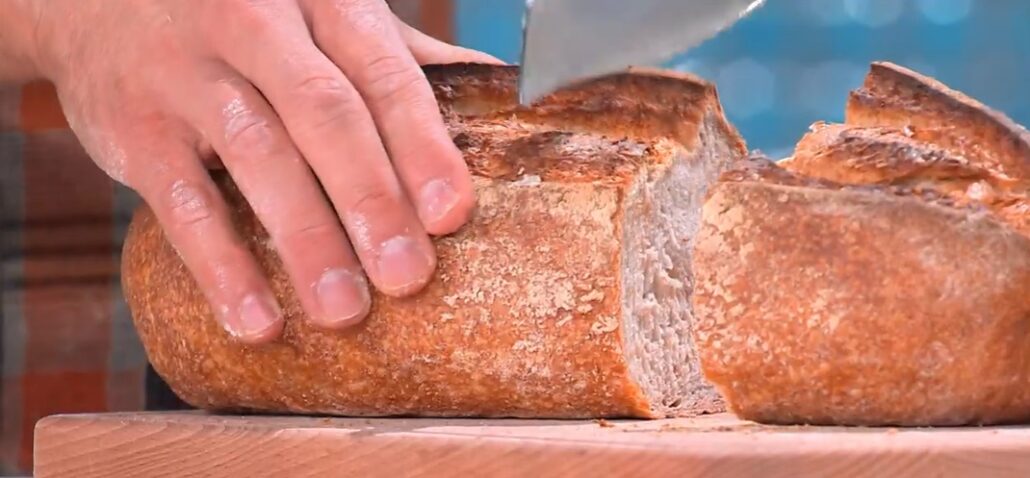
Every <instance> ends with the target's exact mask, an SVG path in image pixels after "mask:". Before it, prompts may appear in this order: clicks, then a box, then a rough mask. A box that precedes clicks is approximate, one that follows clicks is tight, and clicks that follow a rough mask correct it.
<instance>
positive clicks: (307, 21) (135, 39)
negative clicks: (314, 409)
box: [36, 0, 497, 343]
mask: <svg viewBox="0 0 1030 478" xmlns="http://www.w3.org/2000/svg"><path fill="white" fill-rule="evenodd" d="M37 8H38V9H39V11H38V13H39V21H38V27H37V33H36V35H37V45H36V50H37V52H38V53H37V54H38V56H39V58H38V60H37V61H38V63H39V68H40V69H41V70H42V73H43V74H44V75H45V76H46V77H48V78H49V79H50V80H51V81H53V82H54V84H55V85H56V87H57V90H58V94H59V96H60V99H61V103H62V105H63V107H64V110H65V114H66V117H67V118H68V121H69V124H70V126H71V128H72V129H73V130H74V131H75V133H76V134H77V135H78V137H79V139H80V141H81V142H82V144H83V146H84V147H85V148H86V150H87V152H89V154H90V156H91V157H92V158H93V159H94V160H95V161H96V162H97V164H98V165H99V166H100V167H101V168H102V169H103V170H104V171H105V172H107V173H108V174H109V175H110V176H111V177H112V178H114V179H115V180H117V181H120V182H122V183H124V184H126V185H128V186H129V187H131V188H133V189H135V190H136V191H138V192H139V193H140V195H141V196H142V197H143V199H144V200H145V201H146V202H147V203H148V204H149V206H150V207H151V208H152V209H153V210H154V212H155V215H156V217H157V218H158V220H159V221H160V222H161V224H162V227H163V229H164V231H165V233H166V235H167V237H168V239H169V241H170V242H171V243H172V244H173V245H174V247H175V248H176V249H177V250H178V252H179V253H180V255H181V256H182V259H183V261H184V263H185V264H186V266H187V267H188V268H189V269H190V271H191V272H192V274H193V276H194V277H195V279H196V280H197V282H198V284H199V286H200V288H201V289H202V290H203V291H205V294H206V295H207V299H208V301H209V302H210V304H211V306H212V310H213V311H214V313H215V315H216V317H217V318H218V319H219V320H220V321H221V322H222V324H223V325H224V326H225V327H226V329H227V330H228V331H229V332H230V333H232V334H233V335H234V336H236V337H238V338H239V339H240V340H242V341H244V342H250V343H259V342H264V341H268V340H271V339H274V338H275V337H277V336H278V335H279V333H280V331H281V330H282V322H283V321H282V315H281V311H280V309H279V306H278V304H277V303H276V301H275V298H274V296H273V294H272V292H271V289H270V287H269V284H268V282H267V279H266V278H265V277H264V275H263V273H262V270H261V269H260V267H259V266H258V264H257V262H256V261H255V259H254V257H253V256H252V255H251V254H250V252H249V251H248V249H247V248H246V245H245V243H244V242H243V241H242V240H241V238H240V237H238V235H237V234H236V232H235V231H234V229H233V227H232V224H231V223H230V219H229V211H228V209H227V206H226V204H225V203H224V202H223V200H222V197H221V195H220V194H219V192H218V189H217V188H216V186H215V184H214V183H213V181H212V179H211V177H210V176H209V174H208V171H207V169H208V168H210V167H218V163H219V161H220V163H221V165H224V167H225V169H226V170H227V171H228V172H229V174H230V175H231V176H232V177H233V180H234V182H235V183H236V184H237V185H238V186H239V188H240V191H241V192H242V193H243V195H244V196H245V197H246V198H247V200H248V202H249V204H250V205H251V206H252V208H253V209H254V212H255V213H256V215H257V217H258V218H259V220H260V221H261V222H262V224H263V225H264V227H265V228H266V229H267V230H268V232H269V235H270V238H271V239H272V242H273V245H274V246H275V247H276V250H277V251H278V253H279V256H280V257H281V258H282V261H283V264H284V266H285V269H286V271H287V272H288V274H289V276H290V278H291V282H292V283H293V285H294V288H295V290H296V293H297V296H298V299H299V300H300V303H301V304H302V305H303V307H304V309H305V311H306V312H307V315H308V316H309V317H310V318H311V320H312V321H313V322H314V323H315V324H317V325H319V326H322V327H326V328H340V327H344V326H347V325H350V324H354V323H356V322H358V321H360V320H361V319H362V318H364V317H365V315H366V314H367V313H368V310H369V305H370V298H369V292H368V281H367V280H366V277H367V278H368V279H370V280H371V282H372V284H373V285H374V286H375V287H376V288H378V289H379V290H380V291H382V292H383V293H384V294H387V295H391V296H404V295H408V294H411V293H413V292H416V291H418V290H420V289H421V288H422V287H423V286H424V285H425V284H426V283H427V282H428V281H429V280H430V278H431V277H432V274H433V271H434V268H435V265H436V258H435V253H434V250H433V247H432V242H431V240H430V235H440V234H447V233H450V232H453V231H455V230H456V229H458V228H459V227H461V226H462V225H463V224H464V223H465V222H466V221H467V219H468V217H469V215H470V213H471V210H472V208H473V205H474V197H473V191H472V184H471V178H470V175H469V172H468V170H467V169H466V166H465V163H464V161H463V159H462V157H461V154H460V152H459V151H458V150H457V148H456V147H455V146H454V144H453V143H452V141H451V139H450V137H449V135H448V134H447V131H446V128H445V126H444V123H443V120H442V118H441V115H440V113H439V110H438V106H437V104H436V101H435V98H434V97H433V94H432V91H431V89H430V87H429V84H428V83H427V81H426V80H425V78H424V76H423V74H422V70H421V69H420V68H419V66H418V65H419V64H420V63H421V64H426V63H449V62H458V61H473V62H497V60H496V59H494V58H492V57H490V56H488V55H485V54H482V53H479V52H475V51H471V50H467V49H462V48H457V47H453V46H451V45H447V44H444V43H441V42H439V41H436V40H434V39H432V38H430V37H428V36H426V35H423V34H421V33H419V32H418V31H416V30H415V29H413V28H411V27H409V26H408V25H405V24H404V23H403V22H401V21H400V20H399V19H398V18H397V17H396V16H394V14H393V13H392V12H391V11H390V9H389V7H388V6H387V4H386V3H385V2H384V1H382V0H334V1H329V0H264V1H258V0H148V1H111V0H77V1H74V2H71V1H68V2H55V1H45V0H44V1H42V2H39V3H38V4H37ZM320 184H321V187H322V188H324V190H325V195H323V193H322V192H321V190H320V188H319V185H320ZM326 197H328V199H329V201H326Z"/></svg>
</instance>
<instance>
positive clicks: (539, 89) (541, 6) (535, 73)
mask: <svg viewBox="0 0 1030 478" xmlns="http://www.w3.org/2000/svg"><path fill="white" fill-rule="evenodd" d="M763 3H764V0H526V13H525V16H524V17H523V24H522V59H521V64H522V67H521V73H520V74H519V102H521V103H522V104H523V105H529V104H531V103H532V102H534V101H536V100H537V99H539V98H540V97H542V96H545V95H547V94H550V93H553V92H554V91H556V90H558V89H560V88H562V87H564V86H567V85H569V84H572V83H575V82H578V81H582V80H587V79H590V78H593V77H597V76H602V75H605V74H609V73H614V72H617V71H621V70H625V69H626V68H627V67H629V66H632V65H650V64H654V63H660V62H663V61H667V60H669V59H671V58H672V57H674V56H676V55H677V54H679V53H683V52H686V51H687V50H689V49H690V48H693V47H694V46H696V45H698V44H699V43H701V42H703V41H705V40H707V39H709V38H711V37H713V36H715V35H716V34H717V33H719V32H720V31H722V30H724V29H725V28H727V27H729V26H730V25H733V24H734V23H735V22H736V21H737V20H739V19H741V18H743V17H745V16H747V15H748V14H749V13H751V12H752V11H754V10H755V9H757V8H758V7H760V6H761V5H762V4H763Z"/></svg>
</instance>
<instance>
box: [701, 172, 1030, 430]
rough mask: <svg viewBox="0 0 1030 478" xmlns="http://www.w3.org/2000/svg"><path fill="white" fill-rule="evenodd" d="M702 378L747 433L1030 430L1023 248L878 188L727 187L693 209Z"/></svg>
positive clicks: (1026, 254)
mask: <svg viewBox="0 0 1030 478" xmlns="http://www.w3.org/2000/svg"><path fill="white" fill-rule="evenodd" d="M702 224H703V226H702V230H701V233H700V235H699V238H698V246H697V249H696V251H695V256H694V257H695V262H694V267H695V277H696V279H697V286H696V290H695V295H694V301H695V314H696V316H697V317H698V323H697V324H696V326H695V327H696V329H695V330H697V337H696V339H697V343H698V347H699V349H700V351H701V359H702V369H703V370H704V372H705V375H706V377H708V379H709V380H710V381H712V382H713V383H714V384H715V385H716V387H717V388H718V389H719V390H720V392H721V393H722V394H723V396H724V397H726V399H727V400H728V401H729V407H730V409H731V410H732V411H733V412H734V413H736V414H737V415H739V416H741V417H742V418H744V419H748V420H754V421H758V422H762V423H778V424H799V423H806V424H822V425H841V424H844V425H872V426H886V425H903V426H924V425H963V424H975V423H1006V422H1019V421H1024V420H1027V419H1030V368H1028V367H1027V364H1030V300H1028V299H1027V298H1028V297H1030V239H1028V238H1026V237H1024V236H1022V235H1020V234H1017V233H1016V232H1015V231H1013V230H1012V229H1010V228H1007V227H1005V226H1004V225H1002V224H999V222H998V221H996V220H994V219H993V218H992V217H991V216H990V215H988V214H985V213H980V214H977V213H968V212H966V211H961V210H956V209H954V208H950V207H945V206H940V205H937V204H932V203H927V202H925V201H923V200H921V199H919V198H916V197H898V196H893V195H888V194H883V193H882V192H880V191H876V190H856V189H847V190H839V189H832V188H812V187H803V186H802V187H799V186H784V185H780V184H776V183H764V182H753V181H745V182H725V183H721V184H719V185H717V186H715V187H714V188H713V194H712V196H711V198H710V199H709V201H708V202H707V203H706V204H705V208H704V213H703V223H702Z"/></svg>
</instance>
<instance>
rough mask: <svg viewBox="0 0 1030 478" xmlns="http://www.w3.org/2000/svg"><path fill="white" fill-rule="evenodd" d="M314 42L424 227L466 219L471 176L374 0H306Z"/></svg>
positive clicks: (441, 227)
mask: <svg viewBox="0 0 1030 478" xmlns="http://www.w3.org/2000/svg"><path fill="white" fill-rule="evenodd" d="M306 7H307V12H306V13H307V17H308V18H309V19H311V21H312V23H313V28H312V30H313V33H314V36H315V42H316V43H317V44H318V45H319V47H320V48H321V49H322V50H323V51H324V52H326V54H327V55H328V56H329V58H330V59H332V60H333V62H334V63H335V64H336V65H337V66H339V67H340V69H341V70H342V71H343V72H344V74H346V75H347V77H348V78H349V79H350V80H351V81H352V82H353V83H354V86H355V87H356V88H357V89H358V91H359V92H360V93H361V95H362V97H363V98H364V100H365V102H366V103H367V105H368V108H369V111H370V112H371V113H372V116H373V118H374V120H375V123H376V125H377V127H378V130H379V135H380V137H382V139H383V142H384V144H385V145H386V148H387V151H388V153H389V155H390V160H391V161H392V162H393V165H394V169H395V170H396V172H397V175H398V176H399V177H400V179H401V182H402V184H403V185H404V187H405V189H406V191H407V193H408V197H410V198H411V199H412V201H413V202H414V203H415V205H416V208H417V210H418V213H419V217H420V219H421V221H422V224H423V225H424V227H425V228H426V230H427V231H428V232H430V233H432V234H448V233H451V232H454V231H455V230H457V229H458V228H459V227H461V226H462V225H463V224H464V223H465V222H466V221H467V220H468V218H469V216H470V215H471V212H472V208H473V206H474V203H475V198H474V194H473V190H472V178H471V175H470V173H469V170H468V167H467V165H466V164H465V161H464V159H463V158H462V156H461V152H460V151H459V150H458V148H457V147H456V146H455V145H454V142H453V141H452V140H451V137H450V135H449V134H448V132H447V128H446V126H445V125H444V121H443V116H442V115H441V114H440V109H439V106H438V104H437V102H436V97H435V96H434V95H433V91H432V89H431V88H430V86H429V82H428V81H427V80H426V77H425V75H424V73H423V72H422V68H421V67H420V66H419V64H418V62H417V61H416V60H415V57H414V56H413V55H412V53H411V51H410V50H409V48H408V46H407V44H406V42H405V40H404V38H403V36H402V35H401V33H400V31H399V30H398V28H397V25H396V23H395V22H396V17H395V16H394V15H393V12H391V11H390V9H389V7H388V6H387V5H386V3H385V2H383V1H382V0H355V1H350V2H323V1H317V0H316V1H311V2H307V4H306Z"/></svg>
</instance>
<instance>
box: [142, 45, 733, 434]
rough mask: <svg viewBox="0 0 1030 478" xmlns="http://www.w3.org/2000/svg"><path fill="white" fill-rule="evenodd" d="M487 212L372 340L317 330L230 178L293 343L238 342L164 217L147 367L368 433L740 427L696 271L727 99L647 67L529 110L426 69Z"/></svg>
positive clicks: (240, 406)
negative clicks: (618, 425)
mask: <svg viewBox="0 0 1030 478" xmlns="http://www.w3.org/2000/svg"><path fill="white" fill-rule="evenodd" d="M426 74H427V76H428V78H429V80H430V83H431V84H432V86H433V89H434V91H435V93H436V95H437V98H438V100H439V101H440V104H441V109H442V111H443V113H444V116H445V119H446V121H447V124H448V127H449V129H450V131H451V134H452V137H453V140H454V142H455V143H456V144H457V145H458V146H459V148H460V149H461V150H462V151H463V153H464V155H465V158H466V160H467V162H468V164H469V166H470V169H471V170H472V172H473V175H474V181H475V186H476V190H477V195H478V206H477V210H476V212H475V214H474V217H473V219H472V220H471V221H470V223H469V224H467V225H466V226H465V227H463V228H462V229H461V230H460V231H459V232H457V233H456V234H453V235H451V236H448V237H442V238H437V239H436V240H435V242H436V247H437V252H438V256H439V260H438V264H439V265H438V270H437V274H436V276H435V278H434V280H433V281H432V282H431V283H430V284H429V285H428V287H426V289H424V290H423V291H421V292H420V293H419V294H417V295H416V296H414V297H411V298H407V299H395V298H390V297H386V296H383V295H378V294H374V295H373V306H372V311H371V313H370V315H369V317H368V319H367V320H366V321H365V322H364V323H363V324H361V325H359V326H357V327H355V328H352V329H348V330H345V331H342V332H330V331H322V330H319V329H316V328H314V327H313V326H311V325H309V323H308V322H307V321H306V320H305V318H304V315H303V312H302V311H301V309H300V306H299V304H298V302H297V300H296V298H295V297H294V294H293V292H292V289H291V286H290V284H289V282H288V280H287V277H286V275H285V273H284V271H283V269H282V267H281V264H280V262H279V260H278V258H277V256H276V254H275V252H274V251H273V250H271V249H270V248H269V247H268V246H267V245H266V244H267V236H266V233H265V231H264V230H263V229H262V227H261V225H260V224H259V223H258V222H257V220H256V218H255V216H254V215H253V213H252V212H251V210H250V209H249V208H248V206H247V204H246V201H245V200H244V199H243V198H242V197H241V195H240V193H239V192H238V191H237V189H236V188H235V187H234V185H233V184H232V182H231V181H230V179H229V178H227V177H225V176H224V175H218V176H216V177H217V181H218V183H219V185H220V187H221V188H222V190H223V192H224V195H225V197H226V199H227V200H228V202H229V204H230V205H231V208H232V209H233V214H234V220H235V221H236V224H237V227H238V230H239V233H240V234H241V236H242V237H244V238H249V240H250V247H251V249H252V251H253V253H254V254H255V255H256V256H257V257H258V258H259V260H260V262H261V263H262V265H263V267H264V268H265V270H266V271H267V273H268V275H269V277H270V278H271V280H272V282H273V284H274V290H275V292H276V294H277V296H278V298H279V300H280V302H281V304H282V306H283V308H284V311H285V315H286V326H285V332H284V336H283V337H282V338H281V339H280V340H278V341H277V342H274V343H271V344H268V345H262V346H256V347H253V346H246V345H243V344H240V343H237V342H235V341H234V340H233V339H232V338H231V337H230V336H229V335H228V334H227V333H225V332H224V331H223V330H222V329H221V328H220V327H219V326H218V324H217V323H216V322H215V319H214V318H213V317H212V314H211V311H210V310H209V307H208V305H207V304H206V303H205V301H204V298H203V296H202V294H201V292H200V291H199V290H198V289H197V286H196V284H195V282H194V281H193V279H192V278H191V276H190V275H189V273H188V271H187V270H186V269H185V267H184V266H183V264H182V263H181V261H180V259H179V258H178V256H177V255H176V253H175V251H174V250H173V249H172V247H171V246H170V245H169V244H168V242H166V240H165V237H164V236H163V234H162V231H161V229H160V228H159V225H158V223H157V222H156V220H155V217H154V215H153V214H152V212H151V211H150V210H149V209H148V208H146V207H142V208H141V209H140V210H139V211H138V212H137V214H136V216H135V218H134V220H133V222H132V224H131V227H130V230H129V233H128V238H127V241H126V244H125V248H124V253H123V254H124V255H123V281H124V289H125V292H126V296H127V300H128V304H129V306H130V309H131V312H132V316H133V319H134V321H135V324H136V327H137V330H138V331H139V335H140V337H141V339H142V342H143V345H144V347H145V349H146V352H147V355H148V357H149V359H150V361H151V362H152V363H153V366H154V368H155V369H156V371H157V372H158V373H159V374H160V375H161V376H162V377H163V378H164V379H165V380H166V381H167V382H168V384H169V385H170V386H171V388H172V389H173V390H174V391H175V392H176V393H177V394H178V395H179V396H181V397H182V398H183V399H184V400H185V401H186V402H188V403H190V404H192V405H193V406H196V407H200V408H205V409H215V410H240V411H259V412H273V413H318V414H333V415H350V416H369V415H376V416H388V415H414V416H474V417H552V418H577V417H665V416H671V415H684V414H691V413H700V412H712V411H719V410H722V409H723V407H724V405H723V403H722V402H721V400H720V398H719V396H718V394H717V393H716V392H715V391H714V389H713V388H712V387H711V385H709V384H708V383H707V382H706V381H704V380H703V379H702V377H701V376H700V371H699V368H698V364H697V358H696V356H695V352H694V345H693V342H692V335H691V330H690V328H691V311H690V294H691V284H692V275H691V270H690V263H691V262H690V254H691V251H692V247H693V239H692V238H693V237H694V236H695V234H696V232H697V228H698V226H699V222H700V211H701V203H702V201H703V199H704V195H705V192H706V190H707V187H708V185H709V184H711V183H713V182H714V181H715V180H716V178H717V177H718V175H719V174H720V173H721V172H723V171H724V170H725V169H726V168H727V167H728V166H729V165H730V164H731V163H733V162H735V161H738V160H740V159H742V158H743V157H744V156H745V155H746V151H747V150H746V148H745V146H744V144H743V141H742V139H741V138H740V136H739V135H738V134H737V132H736V131H735V130H734V129H733V128H732V126H731V125H730V124H729V123H728V122H727V121H726V120H725V118H724V116H723V111H722V107H721V106H720V104H719V100H718V96H717V94H716V91H715V88H714V87H713V86H712V85H710V84H708V83H705V82H703V81H701V80H699V79H696V78H694V77H691V76H684V75H678V74H670V73H664V72H658V71H650V70H630V71H628V72H625V73H622V74H618V75H612V76H610V77H606V78H603V79H599V80H595V81H592V82H589V83H585V84H582V85H580V86H577V87H574V88H570V89H568V90H565V91H562V92H559V93H556V94H554V95H552V96H550V97H548V98H546V99H544V100H542V101H541V102H539V103H538V104H537V105H535V106H534V107H532V108H522V107H519V106H518V104H517V102H516V86H515V85H516V78H517V68H516V67H507V66H486V65H473V64H455V65H444V66H430V67H426Z"/></svg>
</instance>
